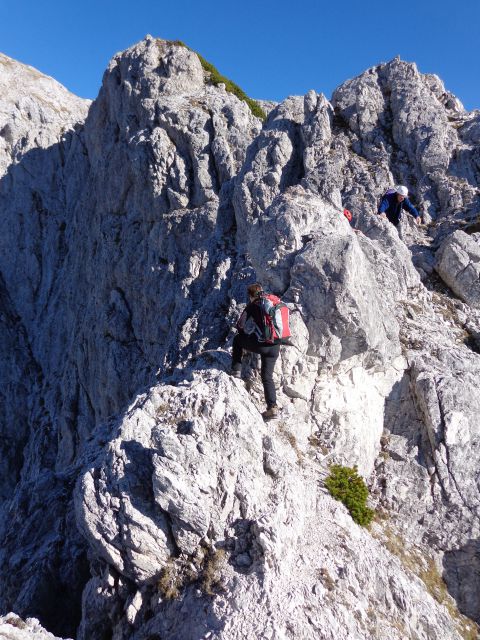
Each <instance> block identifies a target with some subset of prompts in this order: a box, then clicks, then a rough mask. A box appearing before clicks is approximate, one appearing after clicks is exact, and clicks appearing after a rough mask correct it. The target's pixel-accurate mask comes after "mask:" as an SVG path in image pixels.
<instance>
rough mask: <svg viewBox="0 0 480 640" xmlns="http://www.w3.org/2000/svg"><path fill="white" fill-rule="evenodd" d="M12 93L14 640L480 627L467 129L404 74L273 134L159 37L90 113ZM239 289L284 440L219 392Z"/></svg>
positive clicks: (9, 316) (8, 312)
mask: <svg viewBox="0 0 480 640" xmlns="http://www.w3.org/2000/svg"><path fill="white" fill-rule="evenodd" d="M0 87H1V88H2V92H1V94H2V97H1V98H0V174H1V177H0V237H1V241H0V242H1V245H0V247H1V250H0V327H1V329H2V331H1V333H0V346H1V349H2V365H1V367H0V382H1V385H0V435H1V438H0V451H1V453H2V459H1V462H0V500H1V503H0V516H1V517H0V539H1V545H0V549H1V550H0V577H1V580H0V613H7V612H8V611H15V613H16V614H19V615H21V616H23V617H24V618H25V617H26V616H35V617H36V618H38V619H39V620H40V622H41V624H42V625H43V627H44V628H46V629H48V632H46V631H43V630H41V629H40V627H39V626H35V628H34V627H32V624H33V623H32V624H30V623H29V622H28V620H27V623H23V622H22V621H21V620H20V619H18V618H15V619H14V620H15V621H17V622H18V621H19V620H20V621H19V622H18V624H17V622H15V624H12V623H11V622H9V621H8V620H13V618H10V617H9V616H11V615H12V614H9V616H7V617H5V618H3V619H1V621H0V629H1V632H4V633H5V634H8V633H9V634H10V635H6V637H8V638H10V637H12V638H17V637H18V638H22V637H24V636H20V635H18V633H24V630H25V627H22V626H21V625H22V624H27V625H28V624H30V627H31V628H30V627H28V633H32V634H34V633H38V634H43V635H39V636H38V637H49V636H48V635H46V634H48V633H49V632H51V633H54V634H55V635H57V636H67V635H68V636H71V637H76V638H79V639H81V640H104V638H106V637H109V638H112V640H129V639H132V640H133V639H135V640H141V639H145V640H147V639H150V640H151V639H152V638H157V637H162V638H168V640H174V639H177V638H178V639H180V638H181V639H182V640H186V639H189V638H191V639H192V640H194V639H195V640H198V638H200V637H201V638H218V640H220V639H222V640H236V639H237V638H244V637H252V638H256V637H262V638H263V637H265V638H269V639H271V640H284V639H286V638H291V637H294V638H305V639H307V638H312V639H313V638H319V637H322V638H332V639H333V638H335V639H343V638H345V640H347V639H348V640H353V639H354V638H355V639H356V640H357V639H363V638H364V639H365V640H366V639H367V638H368V639H371V638H378V639H383V638H394V639H397V638H398V639H399V640H400V639H404V638H410V637H412V638H413V637H415V638H422V639H423V638H425V639H427V638H428V639H430V638H445V639H447V638H448V639H453V638H461V637H473V635H474V633H475V630H474V623H473V622H472V621H471V620H468V619H467V618H464V617H462V616H461V615H460V613H459V611H458V609H457V606H458V607H459V608H460V610H461V611H462V612H463V613H464V614H467V615H468V616H470V617H471V618H473V619H475V620H477V621H479V620H480V601H479V599H478V593H479V590H478V584H479V575H480V574H479V567H480V550H479V547H478V540H479V539H480V513H479V487H478V467H479V464H480V453H479V451H480V449H479V447H478V441H479V437H480V436H479V430H478V416H479V413H480V406H479V402H478V393H477V387H478V377H479V373H480V371H479V368H480V360H479V358H480V356H479V353H480V310H479V309H478V301H477V299H476V298H475V295H476V294H475V291H476V286H477V284H478V269H477V267H478V264H477V262H478V251H477V245H478V243H477V237H476V235H477V234H476V232H478V229H477V228H476V226H475V225H476V224H477V221H476V218H477V215H478V207H479V204H480V201H479V186H480V184H479V181H480V168H479V167H480V164H479V157H478V142H479V135H478V133H479V132H478V124H479V123H478V120H479V116H478V113H475V112H474V113H467V112H466V111H465V110H464V109H463V107H462V105H461V104H460V103H459V101H458V100H457V99H456V98H455V97H454V96H453V95H452V94H450V93H448V92H447V91H446V90H445V89H444V87H443V85H442V83H441V81H440V80H439V79H438V78H437V77H436V76H430V75H427V76H426V75H422V74H420V73H419V72H418V70H417V69H416V67H415V65H413V64H409V63H405V62H402V61H400V60H398V59H396V60H393V61H392V62H390V63H388V64H384V65H380V66H378V67H375V68H373V69H370V70H368V71H367V72H365V73H364V74H362V75H361V76H359V77H358V78H355V79H353V80H349V81H348V82H346V83H345V84H344V85H342V86H341V87H339V88H338V89H337V91H336V92H335V93H334V95H333V97H332V101H331V102H329V101H328V100H327V99H326V98H325V97H324V96H322V95H317V94H316V93H315V92H313V91H312V92H309V93H308V94H307V95H306V96H304V97H299V96H294V97H290V98H287V99H286V100H285V101H283V102H282V103H280V104H273V103H272V104H268V105H266V106H267V107H268V109H267V111H268V118H267V120H266V122H265V123H263V124H262V123H261V122H260V121H259V120H258V119H257V118H256V117H254V116H253V115H252V113H251V112H250V110H249V107H248V105H247V104H246V103H244V102H241V101H239V100H238V99H237V98H236V97H235V96H233V95H232V94H230V93H228V92H226V90H225V88H224V87H223V86H222V85H220V86H218V87H217V86H213V85H212V84H210V83H209V74H208V72H206V71H204V69H203V67H202V64H201V61H200V59H199V58H198V57H197V55H196V54H195V53H194V52H192V51H190V50H189V49H188V48H186V47H185V46H182V45H181V44H179V43H172V42H167V41H163V40H159V39H155V38H152V37H151V36H147V37H146V38H145V39H144V40H143V41H142V42H140V43H138V44H137V45H135V46H133V47H131V48H130V49H128V50H127V51H125V52H123V53H120V54H118V55H116V56H115V57H114V58H113V59H112V61H111V62H110V64H109V66H108V68H107V70H106V72H105V75H104V79H103V84H102V88H101V90H100V94H99V96H98V98H97V99H96V100H95V101H94V102H93V103H92V104H90V103H89V102H88V101H82V100H80V99H77V98H75V97H73V96H71V95H70V94H68V92H66V91H65V90H64V89H63V88H61V87H60V86H59V85H57V84H56V83H55V82H54V81H53V80H51V79H48V78H45V77H44V76H41V74H38V72H36V71H34V70H32V69H30V68H28V67H25V66H23V65H20V64H18V63H16V62H14V61H11V60H10V59H8V58H5V57H0ZM399 182H400V183H405V184H407V186H408V187H409V188H410V190H411V191H412V200H413V201H414V203H415V205H416V206H418V208H419V209H420V210H421V212H422V214H423V217H424V220H425V221H426V222H429V223H430V226H429V227H428V228H427V227H425V226H422V227H417V226H416V225H415V224H414V223H413V221H412V220H411V218H410V217H409V216H408V215H405V216H404V218H403V220H402V222H401V226H400V232H401V235H402V237H403V239H404V241H402V239H401V238H400V236H399V233H398V231H397V229H395V228H394V227H393V226H392V225H391V224H390V223H389V222H387V221H384V220H381V219H379V218H378V217H377V216H376V215H375V212H376V207H377V203H378V200H379V198H380V196H381V195H382V193H383V192H384V191H385V190H386V189H387V188H388V187H389V186H391V185H392V184H394V183H399ZM343 207H347V208H349V209H351V210H352V211H353V213H354V224H353V226H350V225H349V223H348V222H347V220H346V218H345V217H344V216H343V215H342V210H343ZM435 270H436V271H435ZM442 280H443V281H442ZM254 281H261V282H262V283H263V284H264V286H265V288H267V289H269V290H271V291H272V292H274V293H276V294H278V295H281V296H282V299H284V300H285V301H286V302H287V303H288V305H289V307H290V311H291V326H292V334H293V341H292V342H293V346H290V347H282V349H281V355H280V358H279V360H278V363H277V366H276V369H275V373H274V381H275V384H276V387H277V393H278V402H279V405H280V408H281V411H280V417H279V419H278V420H276V421H274V422H270V423H264V422H263V420H262V418H261V411H262V410H263V409H264V400H263V389H262V386H261V382H260V374H259V370H258V363H257V360H256V358H254V357H249V358H245V360H244V363H243V374H244V377H245V378H246V380H236V379H232V378H230V377H229V376H228V375H227V372H228V370H229V366H230V354H229V349H230V346H231V338H232V333H233V332H232V331H231V327H232V325H233V324H234V322H235V320H236V318H237V316H238V314H239V313H240V311H241V310H242V308H243V304H244V303H245V288H246V286H247V285H248V284H250V283H251V282H254ZM444 282H445V283H446V284H447V285H448V286H449V287H450V289H448V288H446V287H445V285H444ZM454 295H458V296H459V297H460V298H461V300H459V299H457V298H455V297H454ZM331 463H340V464H345V465H348V466H352V465H357V467H358V470H359V472H360V473H361V474H362V475H363V476H364V478H365V479H366V480H367V482H368V484H369V486H370V489H371V499H370V504H371V506H372V507H375V508H376V509H377V513H378V517H377V520H376V522H375V523H374V524H373V525H372V528H371V529H370V530H367V529H363V528H360V527H359V526H358V525H356V524H355V523H354V522H353V520H352V519H351V517H350V515H349V514H348V512H347V510H346V509H345V508H344V507H343V505H341V504H340V503H338V502H336V501H334V500H333V499H332V498H331V497H330V495H329V494H328V493H327V491H326V489H325V487H324V481H325V477H326V475H327V474H328V469H329V465H330V464H331ZM442 578H443V580H442ZM7 618H8V619H7ZM35 624H36V623H35ZM4 627H5V629H6V631H4ZM12 629H13V631H12ZM14 634H17V635H14ZM32 637H34V636H32Z"/></svg>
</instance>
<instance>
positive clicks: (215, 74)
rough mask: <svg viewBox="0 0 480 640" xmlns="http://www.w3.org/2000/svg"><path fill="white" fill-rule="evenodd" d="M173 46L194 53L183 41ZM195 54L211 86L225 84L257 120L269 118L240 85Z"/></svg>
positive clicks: (174, 41) (175, 41)
mask: <svg viewBox="0 0 480 640" xmlns="http://www.w3.org/2000/svg"><path fill="white" fill-rule="evenodd" d="M172 44H176V45H178V46H179V47H185V48H186V49H189V50H190V51H193V49H190V47H189V46H187V45H186V44H185V43H184V42H182V41H181V40H173V41H172ZM193 53H196V54H197V56H198V59H199V60H200V64H201V65H202V67H203V70H204V71H206V72H207V73H208V74H209V82H211V84H214V85H218V84H224V85H225V89H226V90H227V91H229V92H230V93H233V95H235V96H237V98H238V99H239V100H243V102H246V103H247V104H248V106H249V107H250V111H251V112H252V113H253V115H254V116H256V117H257V118H260V120H262V121H264V120H265V119H266V117H267V116H266V114H265V111H264V110H263V109H262V108H261V106H260V105H259V104H258V102H256V101H255V100H252V98H249V97H248V96H247V94H246V93H245V91H243V89H241V88H240V87H239V86H238V84H235V82H232V81H231V80H229V79H228V78H226V77H225V76H222V74H221V73H220V72H219V71H218V69H217V68H216V67H214V66H213V64H212V63H211V62H208V61H207V60H205V58H204V57H203V56H201V55H200V54H199V53H197V52H196V51H193Z"/></svg>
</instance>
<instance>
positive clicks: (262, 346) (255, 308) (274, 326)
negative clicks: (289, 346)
mask: <svg viewBox="0 0 480 640" xmlns="http://www.w3.org/2000/svg"><path fill="white" fill-rule="evenodd" d="M247 291H248V298H249V303H248V304H247V306H246V307H245V309H244V311H243V313H242V314H241V315H240V318H239V319H238V322H237V329H238V333H237V335H236V336H235V337H234V339H233V349H232V370H231V373H232V376H234V377H235V378H241V375H242V374H241V369H242V355H243V351H244V350H245V351H251V352H253V353H258V354H259V355H260V358H261V363H262V364H261V370H260V373H261V378H262V383H263V391H264V394H265V402H266V403H267V409H266V411H264V412H263V413H262V416H263V419H264V420H270V419H272V418H275V417H276V416H277V415H278V407H277V394H276V391H275V384H274V382H273V370H274V369H275V363H276V361H277V358H278V356H279V354H280V345H281V344H282V342H283V339H285V338H287V337H288V336H290V329H289V315H288V307H287V306H286V305H285V304H283V303H282V301H281V300H280V299H279V298H277V296H274V295H272V294H267V293H265V292H264V291H263V288H262V285H261V284H258V283H255V284H251V285H250V286H249V287H248V289H247Z"/></svg>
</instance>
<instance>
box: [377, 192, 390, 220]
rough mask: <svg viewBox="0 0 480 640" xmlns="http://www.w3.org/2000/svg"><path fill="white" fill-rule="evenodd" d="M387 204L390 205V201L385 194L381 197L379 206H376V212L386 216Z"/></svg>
mask: <svg viewBox="0 0 480 640" xmlns="http://www.w3.org/2000/svg"><path fill="white" fill-rule="evenodd" d="M389 206H390V202H389V201H388V198H387V196H385V197H384V198H382V201H381V202H380V206H379V207H378V211H377V214H378V215H379V216H380V217H381V218H386V217H387V214H386V211H387V209H388V207H389Z"/></svg>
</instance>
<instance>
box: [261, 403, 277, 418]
mask: <svg viewBox="0 0 480 640" xmlns="http://www.w3.org/2000/svg"><path fill="white" fill-rule="evenodd" d="M277 417H278V407H277V406H276V405H273V407H268V409H267V410H266V411H264V412H263V413H262V418H263V419H264V420H265V421H267V420H272V419H273V418H277Z"/></svg>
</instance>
